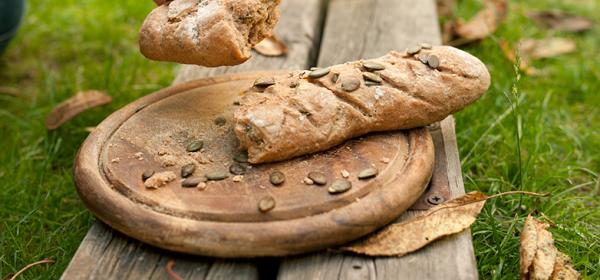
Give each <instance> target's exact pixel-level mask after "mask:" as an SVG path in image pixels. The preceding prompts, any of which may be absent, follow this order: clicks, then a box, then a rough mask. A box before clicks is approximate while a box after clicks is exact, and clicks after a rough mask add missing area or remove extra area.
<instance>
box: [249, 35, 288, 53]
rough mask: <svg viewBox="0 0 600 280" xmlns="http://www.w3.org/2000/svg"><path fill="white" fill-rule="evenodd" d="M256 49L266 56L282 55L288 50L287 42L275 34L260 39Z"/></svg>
mask: <svg viewBox="0 0 600 280" xmlns="http://www.w3.org/2000/svg"><path fill="white" fill-rule="evenodd" d="M254 50H255V51H256V52H257V53H259V54H262V55H264V56H282V55H285V54H287V52H288V48H287V46H286V45H285V43H284V42H283V41H281V40H279V38H277V36H275V35H272V36H271V37H267V38H265V39H264V40H262V41H260V43H258V44H257V45H256V46H254Z"/></svg>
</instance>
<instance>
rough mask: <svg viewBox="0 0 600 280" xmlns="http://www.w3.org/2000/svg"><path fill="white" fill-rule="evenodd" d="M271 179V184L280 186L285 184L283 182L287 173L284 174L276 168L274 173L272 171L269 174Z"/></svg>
mask: <svg viewBox="0 0 600 280" xmlns="http://www.w3.org/2000/svg"><path fill="white" fill-rule="evenodd" d="M269 181H270V182H271V184H273V185H275V186H279V185H281V184H283V182H285V175H284V174H283V172H281V171H279V170H275V171H273V173H271V175H269Z"/></svg>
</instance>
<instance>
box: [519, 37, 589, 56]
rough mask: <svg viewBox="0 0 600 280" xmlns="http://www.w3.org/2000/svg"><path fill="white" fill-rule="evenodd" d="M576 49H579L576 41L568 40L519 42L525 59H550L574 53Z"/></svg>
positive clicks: (551, 39)
mask: <svg viewBox="0 0 600 280" xmlns="http://www.w3.org/2000/svg"><path fill="white" fill-rule="evenodd" d="M575 49H577V45H576V44H575V41H573V40H571V39H567V38H546V39H542V40H536V39H523V40H521V41H519V53H520V54H521V57H522V58H524V59H540V58H550V57H555V56H559V55H562V54H566V53H570V52H573V51H575Z"/></svg>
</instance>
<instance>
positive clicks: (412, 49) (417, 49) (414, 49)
mask: <svg viewBox="0 0 600 280" xmlns="http://www.w3.org/2000/svg"><path fill="white" fill-rule="evenodd" d="M420 51H421V46H412V47H410V48H408V50H406V53H408V54H410V55H413V54H416V53H418V52H420Z"/></svg>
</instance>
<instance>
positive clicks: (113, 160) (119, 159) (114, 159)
mask: <svg viewBox="0 0 600 280" xmlns="http://www.w3.org/2000/svg"><path fill="white" fill-rule="evenodd" d="M120 161H121V158H118V157H116V158H113V159H111V160H110V163H119V162H120Z"/></svg>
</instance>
